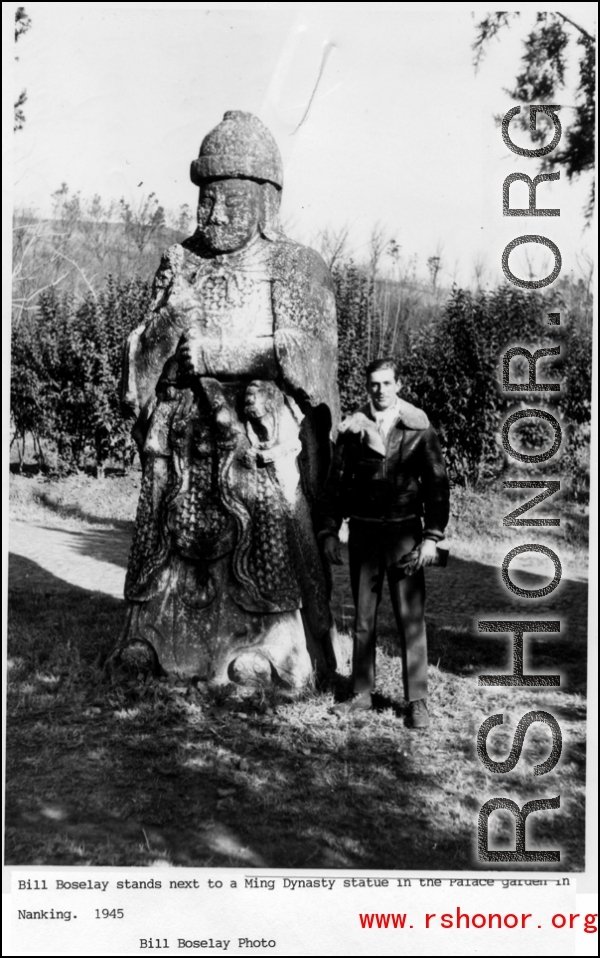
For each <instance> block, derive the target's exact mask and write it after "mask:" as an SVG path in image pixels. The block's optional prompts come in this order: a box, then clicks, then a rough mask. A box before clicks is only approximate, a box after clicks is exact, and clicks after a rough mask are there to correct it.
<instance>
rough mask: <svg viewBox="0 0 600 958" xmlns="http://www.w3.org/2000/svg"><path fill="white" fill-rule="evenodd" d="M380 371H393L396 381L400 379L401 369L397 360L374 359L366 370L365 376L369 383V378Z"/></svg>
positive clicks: (387, 358) (387, 357)
mask: <svg viewBox="0 0 600 958" xmlns="http://www.w3.org/2000/svg"><path fill="white" fill-rule="evenodd" d="M378 369H391V370H392V372H393V374H394V379H396V380H399V379H400V367H399V366H398V363H397V362H396V360H395V359H393V358H392V357H391V356H382V357H381V358H380V359H373V360H372V361H371V362H370V363H369V365H368V366H367V368H366V369H365V376H366V378H367V382H369V376H370V375H371V373H374V372H376V371H377V370H378Z"/></svg>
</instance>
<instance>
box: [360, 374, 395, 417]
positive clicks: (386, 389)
mask: <svg viewBox="0 0 600 958" xmlns="http://www.w3.org/2000/svg"><path fill="white" fill-rule="evenodd" d="M399 389H400V380H399V379H396V376H395V374H394V370H393V369H376V370H375V372H372V373H371V374H370V376H369V380H368V382H367V392H368V393H369V396H370V397H371V402H372V403H373V405H374V406H375V409H377V410H378V411H380V412H381V411H382V410H383V409H389V407H390V406H393V404H394V403H395V402H396V396H397V395H398V390H399Z"/></svg>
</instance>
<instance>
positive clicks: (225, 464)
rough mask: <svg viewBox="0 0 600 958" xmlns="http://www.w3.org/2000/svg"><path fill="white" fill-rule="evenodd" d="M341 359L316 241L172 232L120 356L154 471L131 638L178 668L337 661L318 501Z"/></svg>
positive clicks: (230, 670) (295, 675)
mask: <svg viewBox="0 0 600 958" xmlns="http://www.w3.org/2000/svg"><path fill="white" fill-rule="evenodd" d="M183 334H186V336H187V337H188V339H190V338H191V339H192V340H193V341H195V342H196V343H197V344H199V346H200V347H201V348H202V349H204V344H205V347H206V348H205V349H204V354H205V359H206V363H205V368H203V370H202V374H201V375H197V376H190V374H189V372H188V373H186V372H185V371H184V369H183V368H182V363H181V360H180V356H179V355H176V353H177V348H178V345H179V343H180V340H181V337H182V335H183ZM336 373H337V331H336V321H335V303H334V296H333V288H332V283H331V277H330V275H329V273H328V271H327V268H326V267H325V265H324V263H323V261H322V260H321V258H320V257H319V256H318V254H317V253H315V252H314V251H313V250H310V249H307V248H306V247H302V246H299V245H298V244H295V243H292V242H291V241H289V240H287V239H285V238H284V237H278V238H276V239H274V240H267V239H265V238H263V237H262V236H259V237H257V238H256V239H255V240H254V241H253V242H252V243H251V244H249V246H248V247H247V248H245V249H244V250H242V251H240V252H239V253H235V254H223V255H220V256H214V255H211V254H209V253H208V252H207V251H206V250H205V248H203V246H202V242H201V240H200V239H199V238H198V237H196V236H194V237H192V238H191V239H190V240H187V241H186V242H185V243H184V244H183V245H181V246H180V245H176V246H173V247H171V248H170V249H169V250H167V252H166V253H165V255H164V257H163V260H162V263H161V266H160V268H159V270H158V272H157V275H156V278H155V282H154V296H153V307H152V311H151V315H150V317H149V319H148V321H147V322H146V323H145V324H144V325H143V326H140V327H138V328H137V329H136V330H134V332H133V333H132V334H131V336H130V338H129V342H128V345H127V349H126V354H125V362H124V375H123V397H122V398H123V403H124V406H125V408H126V410H127V411H128V412H129V414H130V415H133V416H135V420H136V421H135V425H134V428H133V435H134V437H135V439H136V441H137V442H138V445H139V448H140V453H141V457H142V462H143V469H144V473H143V481H142V490H141V494H140V501H139V506H138V514H137V519H136V529H135V534H134V540H133V545H132V549H131V554H130V560H129V566H128V571H127V578H126V584H125V597H126V599H127V600H128V602H129V615H128V620H127V624H126V627H125V630H124V633H123V636H122V639H121V646H123V645H126V644H128V643H132V642H136V641H140V640H141V641H144V642H147V643H148V644H149V645H151V646H152V647H153V648H154V650H155V652H156V654H157V657H158V660H159V662H160V664H161V665H162V667H163V668H165V669H166V670H167V671H175V672H179V673H182V674H195V675H200V676H203V677H207V678H210V679H212V680H214V681H217V682H225V681H228V680H234V681H240V682H247V681H249V682H252V681H253V678H255V679H256V680H257V681H267V680H269V678H271V679H273V680H275V681H280V682H282V683H284V684H286V685H288V686H292V687H297V686H300V685H303V684H304V683H305V682H306V681H307V680H308V678H309V677H310V675H311V674H312V672H313V670H314V669H315V668H317V669H319V668H321V669H322V668H323V667H325V665H326V663H328V664H329V665H331V664H332V652H331V648H330V644H329V640H330V629H331V624H332V623H331V614H330V611H329V605H328V595H327V591H328V590H327V586H326V579H325V575H326V573H325V570H324V567H323V563H322V560H321V557H320V554H319V551H318V548H317V545H316V540H315V535H314V531H313V527H312V521H311V507H312V503H313V502H314V500H315V498H316V497H317V496H318V495H319V492H320V490H321V486H322V483H323V481H324V479H325V477H326V473H327V468H328V464H329V451H330V439H329V437H330V432H331V428H332V425H335V424H336V422H337V419H338V394H337V377H336ZM250 383H252V384H253V387H254V389H255V392H257V393H258V394H259V397H260V403H262V406H261V409H262V413H263V415H262V418H260V416H259V417H258V418H256V417H254V415H253V414H252V412H251V411H249V409H250V408H251V407H247V406H246V405H245V404H246V397H247V390H248V387H249V385H250ZM263 407H264V408H263Z"/></svg>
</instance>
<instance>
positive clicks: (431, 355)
mask: <svg viewBox="0 0 600 958" xmlns="http://www.w3.org/2000/svg"><path fill="white" fill-rule="evenodd" d="M555 304H556V297H555V298H554V300H553V305H555ZM549 311H550V307H549V306H548V304H547V303H546V302H545V300H544V297H543V296H542V295H541V294H538V293H532V292H523V291H521V290H519V289H515V288H514V287H511V286H508V285H503V286H500V287H499V288H497V289H496V290H493V291H492V292H489V293H484V292H478V293H473V292H471V291H470V290H464V289H457V288H454V289H453V290H452V292H451V294H450V298H449V300H448V302H447V304H446V306H445V309H444V311H443V315H442V317H441V319H440V320H439V322H437V323H432V324H430V325H429V326H427V327H426V328H424V329H421V330H418V331H417V332H414V333H413V334H412V335H411V336H409V341H408V347H407V349H406V352H405V353H404V354H403V355H402V356H400V357H398V359H399V361H400V366H401V370H402V379H403V382H404V390H403V395H406V397H407V398H408V399H410V400H412V401H413V402H415V403H416V404H417V405H419V406H422V407H423V408H424V409H425V410H426V411H427V413H428V415H429V416H430V418H431V420H432V422H433V424H434V425H435V427H436V429H437V430H438V432H439V436H440V440H441V442H442V446H443V448H444V452H445V456H446V461H447V463H448V468H449V472H450V475H451V478H452V480H453V481H454V482H456V483H459V484H462V485H464V484H466V483H469V482H477V480H479V479H481V478H484V477H486V476H490V475H494V474H497V473H498V472H501V471H502V469H503V468H504V464H505V460H504V453H503V450H502V447H501V445H500V442H499V433H500V430H501V426H502V423H503V421H504V419H505V418H506V414H507V412H508V410H509V409H510V408H511V407H514V406H516V405H519V404H520V405H521V406H540V405H541V406H547V405H550V404H553V405H554V406H555V408H557V409H558V411H559V413H560V414H562V415H563V416H564V419H565V420H566V422H567V423H568V424H569V425H570V426H572V425H575V426H576V428H575V429H573V428H571V430H570V433H569V436H568V437H567V443H569V445H568V446H567V447H566V451H565V459H564V462H565V463H566V464H567V465H568V468H569V469H570V471H571V472H572V473H573V479H574V486H575V487H576V488H577V489H578V488H580V487H581V484H582V482H583V484H584V485H585V481H586V480H585V476H584V474H583V473H584V472H585V467H584V466H582V465H581V463H582V462H584V460H585V455H583V456H582V450H583V446H585V443H586V441H587V440H586V429H585V427H586V424H588V423H589V420H590V414H591V335H590V332H589V330H586V329H585V328H584V327H582V326H581V324H576V323H573V324H570V323H569V321H568V320H567V323H566V325H565V327H564V328H563V327H562V326H561V327H549V326H548V325H547V314H548V312H549ZM563 322H564V320H563ZM558 344H560V345H561V353H560V356H559V357H556V358H554V357H549V358H548V359H546V360H544V359H542V360H541V361H539V362H538V364H537V378H538V380H539V381H541V382H545V381H547V382H551V381H553V380H555V381H556V380H562V381H561V389H560V391H556V392H530V393H520V392H518V391H516V392H509V393H505V392H503V391H502V388H501V387H502V382H501V376H502V372H501V368H500V364H501V358H502V354H503V352H505V350H506V349H507V348H509V347H510V346H513V345H522V346H525V347H528V348H529V349H531V350H532V351H533V350H535V349H537V348H539V347H543V346H548V345H558ZM519 367H520V368H519ZM526 369H527V363H526V361H525V360H522V361H521V362H520V363H519V361H518V360H516V361H513V364H512V366H511V381H512V382H518V381H519V379H521V380H525V379H526V378H527V375H526ZM540 425H541V423H540V421H536V420H531V419H524V420H523V421H522V423H521V424H520V425H519V426H518V427H516V428H514V429H513V430H512V432H511V440H512V441H513V442H515V443H516V442H520V443H522V445H523V448H524V449H525V450H526V451H529V452H531V451H532V450H533V449H536V448H540V447H542V446H543V447H546V446H547V441H548V440H547V428H546V427H545V424H544V425H542V426H541V428H539V427H540ZM582 470H583V472H582Z"/></svg>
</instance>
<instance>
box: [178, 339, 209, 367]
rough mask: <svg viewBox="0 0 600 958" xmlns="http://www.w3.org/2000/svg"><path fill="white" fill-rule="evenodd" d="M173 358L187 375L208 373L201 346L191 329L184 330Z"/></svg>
mask: <svg viewBox="0 0 600 958" xmlns="http://www.w3.org/2000/svg"><path fill="white" fill-rule="evenodd" d="M175 358H176V360H177V362H178V363H179V365H180V366H181V368H182V369H183V371H184V372H185V373H187V375H188V376H206V375H207V373H208V370H207V368H206V361H205V358H204V349H203V346H202V344H201V342H200V341H199V339H198V338H197V336H196V335H195V334H194V331H193V330H188V331H187V332H185V333H184V334H183V336H182V337H181V339H180V340H179V345H178V347H177V352H176V354H175Z"/></svg>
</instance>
